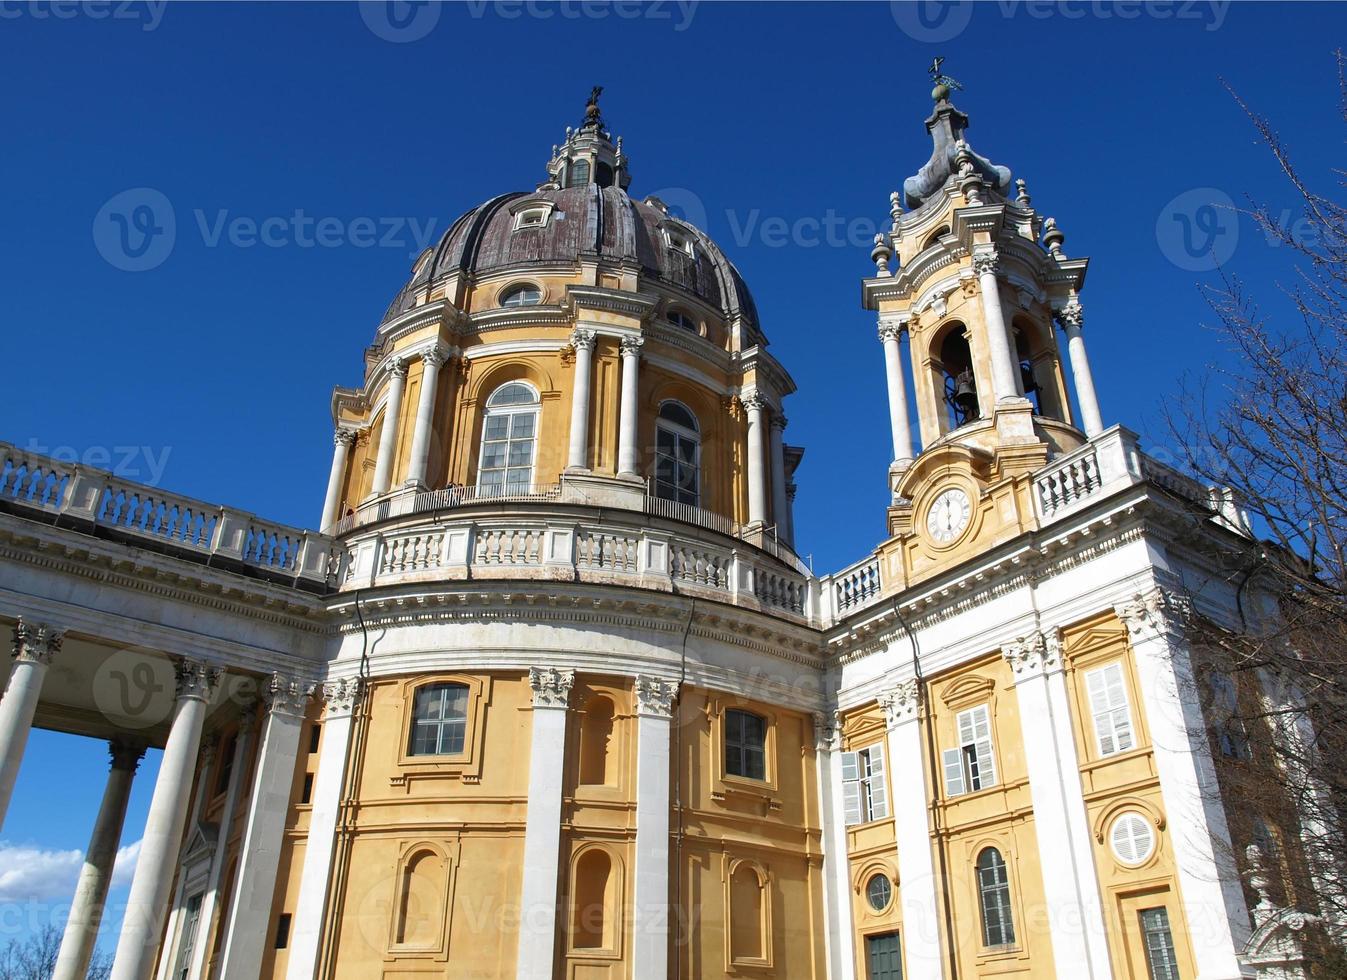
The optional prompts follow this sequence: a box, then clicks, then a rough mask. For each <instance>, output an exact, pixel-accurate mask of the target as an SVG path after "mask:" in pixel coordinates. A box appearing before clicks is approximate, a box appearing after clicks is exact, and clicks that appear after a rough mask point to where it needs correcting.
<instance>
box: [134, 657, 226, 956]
mask: <svg viewBox="0 0 1347 980" xmlns="http://www.w3.org/2000/svg"><path fill="white" fill-rule="evenodd" d="M174 670H175V672H176V674H177V702H176V704H175V705H174V708H173V724H172V727H171V728H170V729H169V733H168V742H167V744H165V746H164V755H163V758H162V759H160V760H159V778H158V779H157V780H155V784H154V796H153V797H152V798H151V799H150V813H149V816H148V817H147V818H146V820H145V834H144V837H143V838H142V839H141V844H140V857H139V859H138V860H137V861H136V873H135V875H134V877H133V878H132V879H131V892H130V895H128V896H127V900H126V914H125V916H124V917H123V919H122V934H121V937H120V938H119V939H118V941H117V954H116V956H115V958H114V959H113V964H112V974H111V980H146V978H147V977H149V975H150V971H151V970H152V969H153V968H154V960H155V955H156V953H157V951H158V947H159V939H160V933H161V932H162V930H163V925H164V913H165V911H166V910H167V906H168V896H169V890H170V889H171V888H172V886H173V875H174V873H175V872H176V871H177V870H178V853H179V851H180V849H181V847H182V835H183V824H184V822H185V821H186V818H187V806H188V803H189V802H190V798H191V790H192V775H193V770H194V768H195V764H196V757H197V750H198V749H199V748H200V746H201V727H202V724H203V723H204V722H205V720H206V706H207V705H208V704H209V703H210V699H211V696H212V695H213V694H214V693H215V688H216V686H217V685H218V684H219V681H220V673H221V672H220V671H219V670H218V669H217V668H215V667H211V666H209V665H207V664H204V663H200V662H199V661H195V660H185V659H179V660H177V661H175V663H174Z"/></svg>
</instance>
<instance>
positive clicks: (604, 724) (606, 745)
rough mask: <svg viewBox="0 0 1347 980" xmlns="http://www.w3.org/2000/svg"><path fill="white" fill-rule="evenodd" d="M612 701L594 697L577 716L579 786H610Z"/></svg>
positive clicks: (598, 696)
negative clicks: (578, 723)
mask: <svg viewBox="0 0 1347 980" xmlns="http://www.w3.org/2000/svg"><path fill="white" fill-rule="evenodd" d="M614 713H615V712H614V708H613V702H612V701H610V700H609V699H608V698H605V697H603V696H602V695H595V696H594V697H592V698H590V699H589V700H588V701H586V702H585V707H584V711H583V712H582V713H581V716H580V784H581V785H582V786H609V785H613V782H614V780H613V778H612V777H613V773H612V772H611V769H612V766H611V765H610V760H611V758H612V755H613V752H612V748H613V744H612V743H613V715H614Z"/></svg>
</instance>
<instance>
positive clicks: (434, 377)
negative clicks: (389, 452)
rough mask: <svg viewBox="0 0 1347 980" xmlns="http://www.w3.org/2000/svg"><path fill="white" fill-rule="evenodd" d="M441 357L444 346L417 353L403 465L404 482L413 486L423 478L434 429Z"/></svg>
mask: <svg viewBox="0 0 1347 980" xmlns="http://www.w3.org/2000/svg"><path fill="white" fill-rule="evenodd" d="M445 357H446V354H445V350H444V348H443V347H440V346H438V345H437V346H435V347H432V348H430V349H429V350H427V351H426V352H425V353H424V354H422V355H421V394H420V396H419V397H418V398H417V402H416V427H415V428H414V429H412V451H411V460H410V462H409V463H408V465H407V483H408V484H411V485H413V486H419V485H421V484H423V483H425V482H426V467H428V466H429V465H430V437H431V434H432V433H433V432H434V430H435V395H436V392H437V391H438V389H439V381H440V367H441V366H442V365H443V364H444V359H445Z"/></svg>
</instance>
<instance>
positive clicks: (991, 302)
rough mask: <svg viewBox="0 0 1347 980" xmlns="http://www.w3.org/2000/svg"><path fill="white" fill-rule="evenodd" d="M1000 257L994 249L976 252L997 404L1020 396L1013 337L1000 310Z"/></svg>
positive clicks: (974, 268) (975, 265)
mask: <svg viewBox="0 0 1347 980" xmlns="http://www.w3.org/2000/svg"><path fill="white" fill-rule="evenodd" d="M999 269H1000V254H999V253H998V252H997V251H996V249H994V248H987V249H981V250H978V251H975V252H974V253H973V271H974V272H975V273H976V274H977V277H978V292H979V293H981V294H982V319H983V320H984V321H985V322H986V325H987V331H986V332H987V351H988V353H989V354H990V355H991V361H992V391H993V392H994V393H995V395H996V401H997V402H1003V401H1007V400H1010V399H1015V398H1019V397H1020V389H1019V384H1018V382H1017V381H1016V380H1015V375H1016V366H1015V359H1014V354H1013V353H1012V352H1011V350H1010V334H1009V332H1008V331H1007V330H1006V318H1005V314H1004V313H1003V312H1002V310H1001V287H1000V284H999V282H998V280H997V272H998V270H999Z"/></svg>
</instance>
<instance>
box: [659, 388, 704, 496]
mask: <svg viewBox="0 0 1347 980" xmlns="http://www.w3.org/2000/svg"><path fill="white" fill-rule="evenodd" d="M701 453H702V437H701V432H700V428H699V426H698V425H697V417H696V416H695V415H693V414H692V413H691V412H690V411H688V409H687V406H685V405H681V404H679V403H678V402H665V403H664V404H663V405H661V406H660V407H659V418H658V420H657V421H656V422H655V496H656V497H662V498H663V499H665V500H676V501H678V502H679V503H680V504H691V505H692V506H694V507H697V506H700V503H701Z"/></svg>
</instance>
